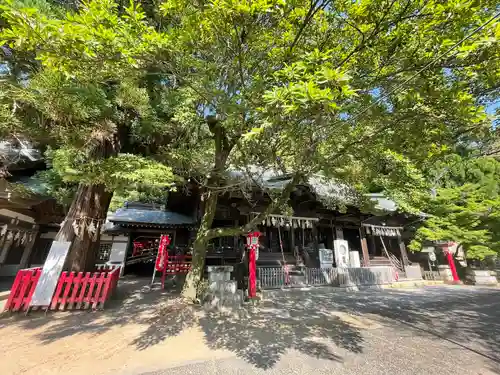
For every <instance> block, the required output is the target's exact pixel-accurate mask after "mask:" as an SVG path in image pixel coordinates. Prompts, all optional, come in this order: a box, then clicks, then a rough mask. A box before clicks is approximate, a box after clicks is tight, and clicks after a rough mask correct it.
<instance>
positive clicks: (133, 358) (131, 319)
mask: <svg viewBox="0 0 500 375" xmlns="http://www.w3.org/2000/svg"><path fill="white" fill-rule="evenodd" d="M146 285H147V280H129V281H127V280H125V281H124V282H123V283H121V285H120V288H119V295H118V296H117V297H116V300H115V301H113V302H111V304H110V305H108V306H106V309H105V310H104V311H97V312H88V311H79V312H75V311H73V312H56V313H53V312H52V313H49V314H48V316H45V315H44V314H43V313H41V312H32V313H30V315H29V316H28V317H25V316H22V315H21V316H20V315H15V316H14V315H12V316H9V315H5V314H4V315H3V316H2V317H1V318H0V337H1V338H2V339H1V340H0V374H2V375H15V374H37V375H42V374H50V375H57V374H68V373H71V374H73V375H79V374H85V375H90V374H108V373H116V372H118V373H124V374H126V373H131V374H132V373H140V372H145V371H154V370H156V369H160V368H166V367H170V366H176V365H177V364H180V363H186V361H202V360H208V359H216V358H227V357H230V356H232V354H231V352H229V351H226V350H221V349H215V350H214V349H210V348H209V347H208V346H207V345H206V342H205V340H204V334H203V331H202V330H201V328H200V327H199V325H198V324H197V321H198V318H199V317H200V316H203V314H204V312H203V311H201V310H197V309H194V308H191V307H186V306H184V305H183V304H182V302H181V301H180V300H179V299H177V298H176V297H175V295H173V294H169V293H168V292H162V291H159V290H153V291H150V290H149V288H148V287H147V286H146Z"/></svg>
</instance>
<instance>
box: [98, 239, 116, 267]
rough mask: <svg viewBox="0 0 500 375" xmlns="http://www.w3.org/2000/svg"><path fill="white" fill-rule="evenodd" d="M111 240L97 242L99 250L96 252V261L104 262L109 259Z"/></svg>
mask: <svg viewBox="0 0 500 375" xmlns="http://www.w3.org/2000/svg"><path fill="white" fill-rule="evenodd" d="M112 246H113V243H112V242H101V243H100V244H99V252H98V254H97V261H98V262H99V263H101V262H102V263H105V262H107V261H108V260H109V255H110V254H111V247H112Z"/></svg>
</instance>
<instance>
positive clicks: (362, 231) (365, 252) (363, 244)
mask: <svg viewBox="0 0 500 375" xmlns="http://www.w3.org/2000/svg"><path fill="white" fill-rule="evenodd" d="M359 238H360V239H361V250H362V252H363V265H364V266H365V267H369V266H370V254H369V253H368V243H367V242H366V232H365V229H364V228H363V227H361V228H359Z"/></svg>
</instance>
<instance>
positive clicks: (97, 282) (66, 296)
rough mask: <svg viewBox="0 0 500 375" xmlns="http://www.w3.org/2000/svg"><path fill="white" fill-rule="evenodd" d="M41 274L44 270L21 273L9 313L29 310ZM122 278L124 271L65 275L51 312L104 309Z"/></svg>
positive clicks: (11, 296) (13, 293) (52, 302)
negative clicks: (121, 274)
mask: <svg viewBox="0 0 500 375" xmlns="http://www.w3.org/2000/svg"><path fill="white" fill-rule="evenodd" d="M40 274H41V269H40V268H34V269H26V270H20V271H18V273H17V275H16V278H15V280H14V284H13V285H12V288H11V291H10V295H9V299H8V300H7V303H6V305H5V310H6V311H27V310H28V308H29V304H30V302H31V298H32V296H33V293H34V291H35V287H36V285H37V283H38V280H39V278H40ZM119 277H120V267H117V268H114V269H112V270H110V271H108V272H93V273H91V272H86V273H84V272H79V273H77V274H75V273H74V272H69V273H68V272H63V273H62V274H61V276H60V277H59V281H58V283H57V286H56V290H55V292H54V295H53V296H52V301H51V304H50V306H48V308H49V309H50V310H58V309H59V310H65V309H70V310H71V309H88V308H92V309H98V308H99V309H102V308H103V307H104V303H105V302H106V301H107V300H108V299H109V298H110V296H111V294H112V293H113V291H114V290H115V289H116V286H117V284H118V279H119Z"/></svg>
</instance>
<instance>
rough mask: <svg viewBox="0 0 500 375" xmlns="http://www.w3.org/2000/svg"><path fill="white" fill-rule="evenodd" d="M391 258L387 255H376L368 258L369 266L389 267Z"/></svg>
mask: <svg viewBox="0 0 500 375" xmlns="http://www.w3.org/2000/svg"><path fill="white" fill-rule="evenodd" d="M391 266H392V264H391V260H390V259H389V258H387V257H382V256H377V257H373V258H370V267H391Z"/></svg>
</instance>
